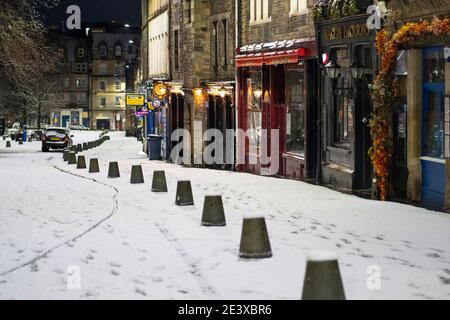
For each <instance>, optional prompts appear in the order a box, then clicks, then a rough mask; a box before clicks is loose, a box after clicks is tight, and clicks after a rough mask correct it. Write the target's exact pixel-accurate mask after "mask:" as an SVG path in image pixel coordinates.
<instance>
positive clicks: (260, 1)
mask: <svg viewBox="0 0 450 320" xmlns="http://www.w3.org/2000/svg"><path fill="white" fill-rule="evenodd" d="M249 1H250V23H264V22H270V21H271V19H270V6H269V0H249Z"/></svg>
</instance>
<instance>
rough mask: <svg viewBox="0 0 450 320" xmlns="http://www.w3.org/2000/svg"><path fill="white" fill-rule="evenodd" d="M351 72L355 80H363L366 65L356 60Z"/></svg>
mask: <svg viewBox="0 0 450 320" xmlns="http://www.w3.org/2000/svg"><path fill="white" fill-rule="evenodd" d="M350 73H351V75H352V78H353V79H354V80H361V79H362V77H363V74H364V67H363V66H362V65H361V64H359V63H358V62H356V61H355V62H353V63H352V65H351V67H350Z"/></svg>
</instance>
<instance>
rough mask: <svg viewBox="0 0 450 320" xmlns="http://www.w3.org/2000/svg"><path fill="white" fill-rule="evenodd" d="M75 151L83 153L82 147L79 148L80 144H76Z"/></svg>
mask: <svg viewBox="0 0 450 320" xmlns="http://www.w3.org/2000/svg"><path fill="white" fill-rule="evenodd" d="M77 151H78V152H83V147H82V146H81V144H77Z"/></svg>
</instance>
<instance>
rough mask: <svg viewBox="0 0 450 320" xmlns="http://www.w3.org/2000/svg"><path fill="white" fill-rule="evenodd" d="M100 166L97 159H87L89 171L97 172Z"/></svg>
mask: <svg viewBox="0 0 450 320" xmlns="http://www.w3.org/2000/svg"><path fill="white" fill-rule="evenodd" d="M99 172H100V166H99V165H98V159H91V160H90V161H89V173H99Z"/></svg>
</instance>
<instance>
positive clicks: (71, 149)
mask: <svg viewBox="0 0 450 320" xmlns="http://www.w3.org/2000/svg"><path fill="white" fill-rule="evenodd" d="M70 151H72V152H75V154H78V148H77V147H76V146H71V147H70Z"/></svg>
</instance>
